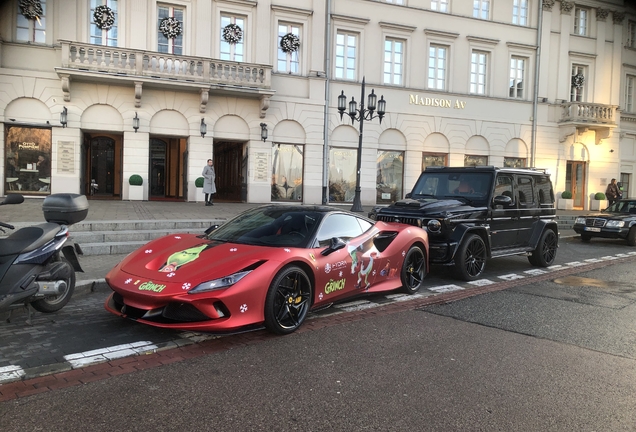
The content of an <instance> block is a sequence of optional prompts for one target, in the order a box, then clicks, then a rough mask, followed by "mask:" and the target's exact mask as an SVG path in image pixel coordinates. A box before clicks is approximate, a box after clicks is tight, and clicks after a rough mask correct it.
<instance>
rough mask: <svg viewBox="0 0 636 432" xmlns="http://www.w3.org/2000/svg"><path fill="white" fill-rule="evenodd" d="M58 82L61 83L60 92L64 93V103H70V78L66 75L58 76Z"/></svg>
mask: <svg viewBox="0 0 636 432" xmlns="http://www.w3.org/2000/svg"><path fill="white" fill-rule="evenodd" d="M60 81H61V82H62V91H63V92H64V102H70V101H71V76H70V75H67V74H60Z"/></svg>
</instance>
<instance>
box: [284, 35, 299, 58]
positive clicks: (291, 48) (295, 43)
mask: <svg viewBox="0 0 636 432" xmlns="http://www.w3.org/2000/svg"><path fill="white" fill-rule="evenodd" d="M298 48H300V38H299V37H298V36H296V35H295V34H293V33H287V34H286V35H285V36H283V37H282V38H281V39H280V49H282V50H283V52H284V53H292V52H296V51H298Z"/></svg>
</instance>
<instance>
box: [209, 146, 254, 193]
mask: <svg viewBox="0 0 636 432" xmlns="http://www.w3.org/2000/svg"><path fill="white" fill-rule="evenodd" d="M214 173H215V174H216V180H215V182H214V183H215V185H216V195H215V196H214V199H215V200H219V201H227V202H245V201H247V145H246V144H244V143H236V142H225V141H215V142H214Z"/></svg>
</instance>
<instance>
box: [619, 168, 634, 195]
mask: <svg viewBox="0 0 636 432" xmlns="http://www.w3.org/2000/svg"><path fill="white" fill-rule="evenodd" d="M631 179H632V175H631V174H629V173H621V184H620V185H618V188H619V189H620V190H621V192H623V198H628V197H629V184H630V183H631Z"/></svg>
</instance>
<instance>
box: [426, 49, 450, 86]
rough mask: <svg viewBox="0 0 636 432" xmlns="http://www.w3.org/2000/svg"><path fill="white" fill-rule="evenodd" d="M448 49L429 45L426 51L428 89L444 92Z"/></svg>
mask: <svg viewBox="0 0 636 432" xmlns="http://www.w3.org/2000/svg"><path fill="white" fill-rule="evenodd" d="M447 58H448V48H447V47H445V46H439V45H431V46H430V47H429V49H428V88H429V89H437V90H446V69H447V67H446V59H447Z"/></svg>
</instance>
